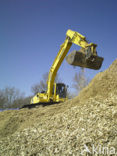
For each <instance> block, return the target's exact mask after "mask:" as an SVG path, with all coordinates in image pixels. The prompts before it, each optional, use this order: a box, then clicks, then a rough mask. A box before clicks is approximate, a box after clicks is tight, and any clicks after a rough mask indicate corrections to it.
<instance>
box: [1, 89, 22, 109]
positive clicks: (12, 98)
mask: <svg viewBox="0 0 117 156" xmlns="http://www.w3.org/2000/svg"><path fill="white" fill-rule="evenodd" d="M23 94H24V93H21V92H20V91H19V90H18V89H16V88H14V87H6V88H4V89H2V90H0V107H1V108H10V107H12V106H13V105H14V106H15V104H16V105H17V104H18V102H17V103H16V101H18V100H19V99H20V100H21V99H24V95H23ZM16 107H17V106H16Z"/></svg>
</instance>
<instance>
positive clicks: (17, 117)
mask: <svg viewBox="0 0 117 156" xmlns="http://www.w3.org/2000/svg"><path fill="white" fill-rule="evenodd" d="M115 152H116V153H117V60H115V61H114V62H113V63H112V65H111V66H110V67H109V68H108V69H107V70H105V71H104V72H100V73H99V74H97V75H96V76H95V78H94V79H93V80H92V81H91V82H90V84H89V85H88V86H87V87H86V88H84V89H83V90H82V91H81V93H80V94H79V96H78V97H75V98H74V99H72V100H69V101H67V102H65V103H62V104H55V105H51V106H47V107H42V106H40V107H38V108H34V109H31V110H28V109H22V110H15V111H4V112H0V156H2V155H3V156H8V155H11V156H15V155H18V156H25V155H28V156H38V155H40V156H42V155H44V156H46V155H47V156H49V155H50V156H52V155H66V156H68V155H74V156H76V155H78V156H79V155H116V154H115Z"/></svg>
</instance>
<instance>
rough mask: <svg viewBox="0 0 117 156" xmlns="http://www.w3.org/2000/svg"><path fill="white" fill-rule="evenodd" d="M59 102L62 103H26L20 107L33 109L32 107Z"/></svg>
mask: <svg viewBox="0 0 117 156" xmlns="http://www.w3.org/2000/svg"><path fill="white" fill-rule="evenodd" d="M58 103H60V102H49V103H35V104H26V105H23V106H22V107H21V108H20V109H23V108H28V109H32V108H35V107H39V106H43V107H45V106H48V105H54V104H58Z"/></svg>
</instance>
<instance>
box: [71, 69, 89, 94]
mask: <svg viewBox="0 0 117 156" xmlns="http://www.w3.org/2000/svg"><path fill="white" fill-rule="evenodd" d="M88 83H89V80H88V78H87V77H86V76H85V70H84V68H80V71H79V73H75V76H74V78H73V85H72V87H73V88H74V89H75V90H76V92H77V93H78V92H80V91H81V90H82V89H83V88H84V87H86V86H87V85H88Z"/></svg>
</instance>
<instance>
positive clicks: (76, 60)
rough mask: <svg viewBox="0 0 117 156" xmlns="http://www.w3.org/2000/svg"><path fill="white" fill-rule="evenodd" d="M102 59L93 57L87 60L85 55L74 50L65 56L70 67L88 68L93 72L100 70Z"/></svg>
mask: <svg viewBox="0 0 117 156" xmlns="http://www.w3.org/2000/svg"><path fill="white" fill-rule="evenodd" d="M103 59H104V58H103V57H99V56H94V55H92V56H90V57H89V58H87V57H86V54H85V53H83V52H80V51H76V50H74V51H72V52H71V53H70V54H69V55H68V56H66V61H67V62H68V63H69V64H70V65H73V66H80V67H84V68H90V69H94V70H98V69H100V68H101V66H102V62H103Z"/></svg>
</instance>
